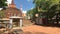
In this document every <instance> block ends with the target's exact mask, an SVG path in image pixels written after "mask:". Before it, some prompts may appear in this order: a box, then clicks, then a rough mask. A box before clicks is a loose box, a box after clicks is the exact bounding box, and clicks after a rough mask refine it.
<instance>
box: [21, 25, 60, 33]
mask: <svg viewBox="0 0 60 34" xmlns="http://www.w3.org/2000/svg"><path fill="white" fill-rule="evenodd" d="M22 29H23V31H24V32H25V33H26V34H27V33H30V34H60V28H57V27H43V26H37V25H31V26H26V27H23V28H22Z"/></svg>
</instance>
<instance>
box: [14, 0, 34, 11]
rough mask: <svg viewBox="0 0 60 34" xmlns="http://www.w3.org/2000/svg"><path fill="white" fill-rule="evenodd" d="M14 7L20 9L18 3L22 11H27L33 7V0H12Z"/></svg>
mask: <svg viewBox="0 0 60 34" xmlns="http://www.w3.org/2000/svg"><path fill="white" fill-rule="evenodd" d="M14 3H15V4H16V7H17V8H18V9H20V5H21V6H22V10H23V11H25V12H26V11H27V10H29V9H32V8H33V7H34V4H33V0H14Z"/></svg>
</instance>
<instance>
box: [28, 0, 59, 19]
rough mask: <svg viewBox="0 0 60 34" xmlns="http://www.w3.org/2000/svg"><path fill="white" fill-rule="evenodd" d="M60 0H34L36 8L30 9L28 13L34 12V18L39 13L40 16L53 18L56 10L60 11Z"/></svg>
mask: <svg viewBox="0 0 60 34" xmlns="http://www.w3.org/2000/svg"><path fill="white" fill-rule="evenodd" d="M59 2H60V0H33V3H34V4H35V8H33V9H31V10H28V12H27V13H28V14H32V15H33V18H34V17H35V14H36V13H38V14H39V17H41V16H42V17H44V16H45V17H46V18H52V17H54V16H55V15H56V12H57V11H58V12H60V3H59Z"/></svg>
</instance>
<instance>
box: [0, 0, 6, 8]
mask: <svg viewBox="0 0 60 34" xmlns="http://www.w3.org/2000/svg"><path fill="white" fill-rule="evenodd" d="M6 1H7V0H0V8H3V7H5V6H7V3H5V2H6Z"/></svg>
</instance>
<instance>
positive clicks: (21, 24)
mask: <svg viewBox="0 0 60 34" xmlns="http://www.w3.org/2000/svg"><path fill="white" fill-rule="evenodd" d="M20 28H22V19H20Z"/></svg>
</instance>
